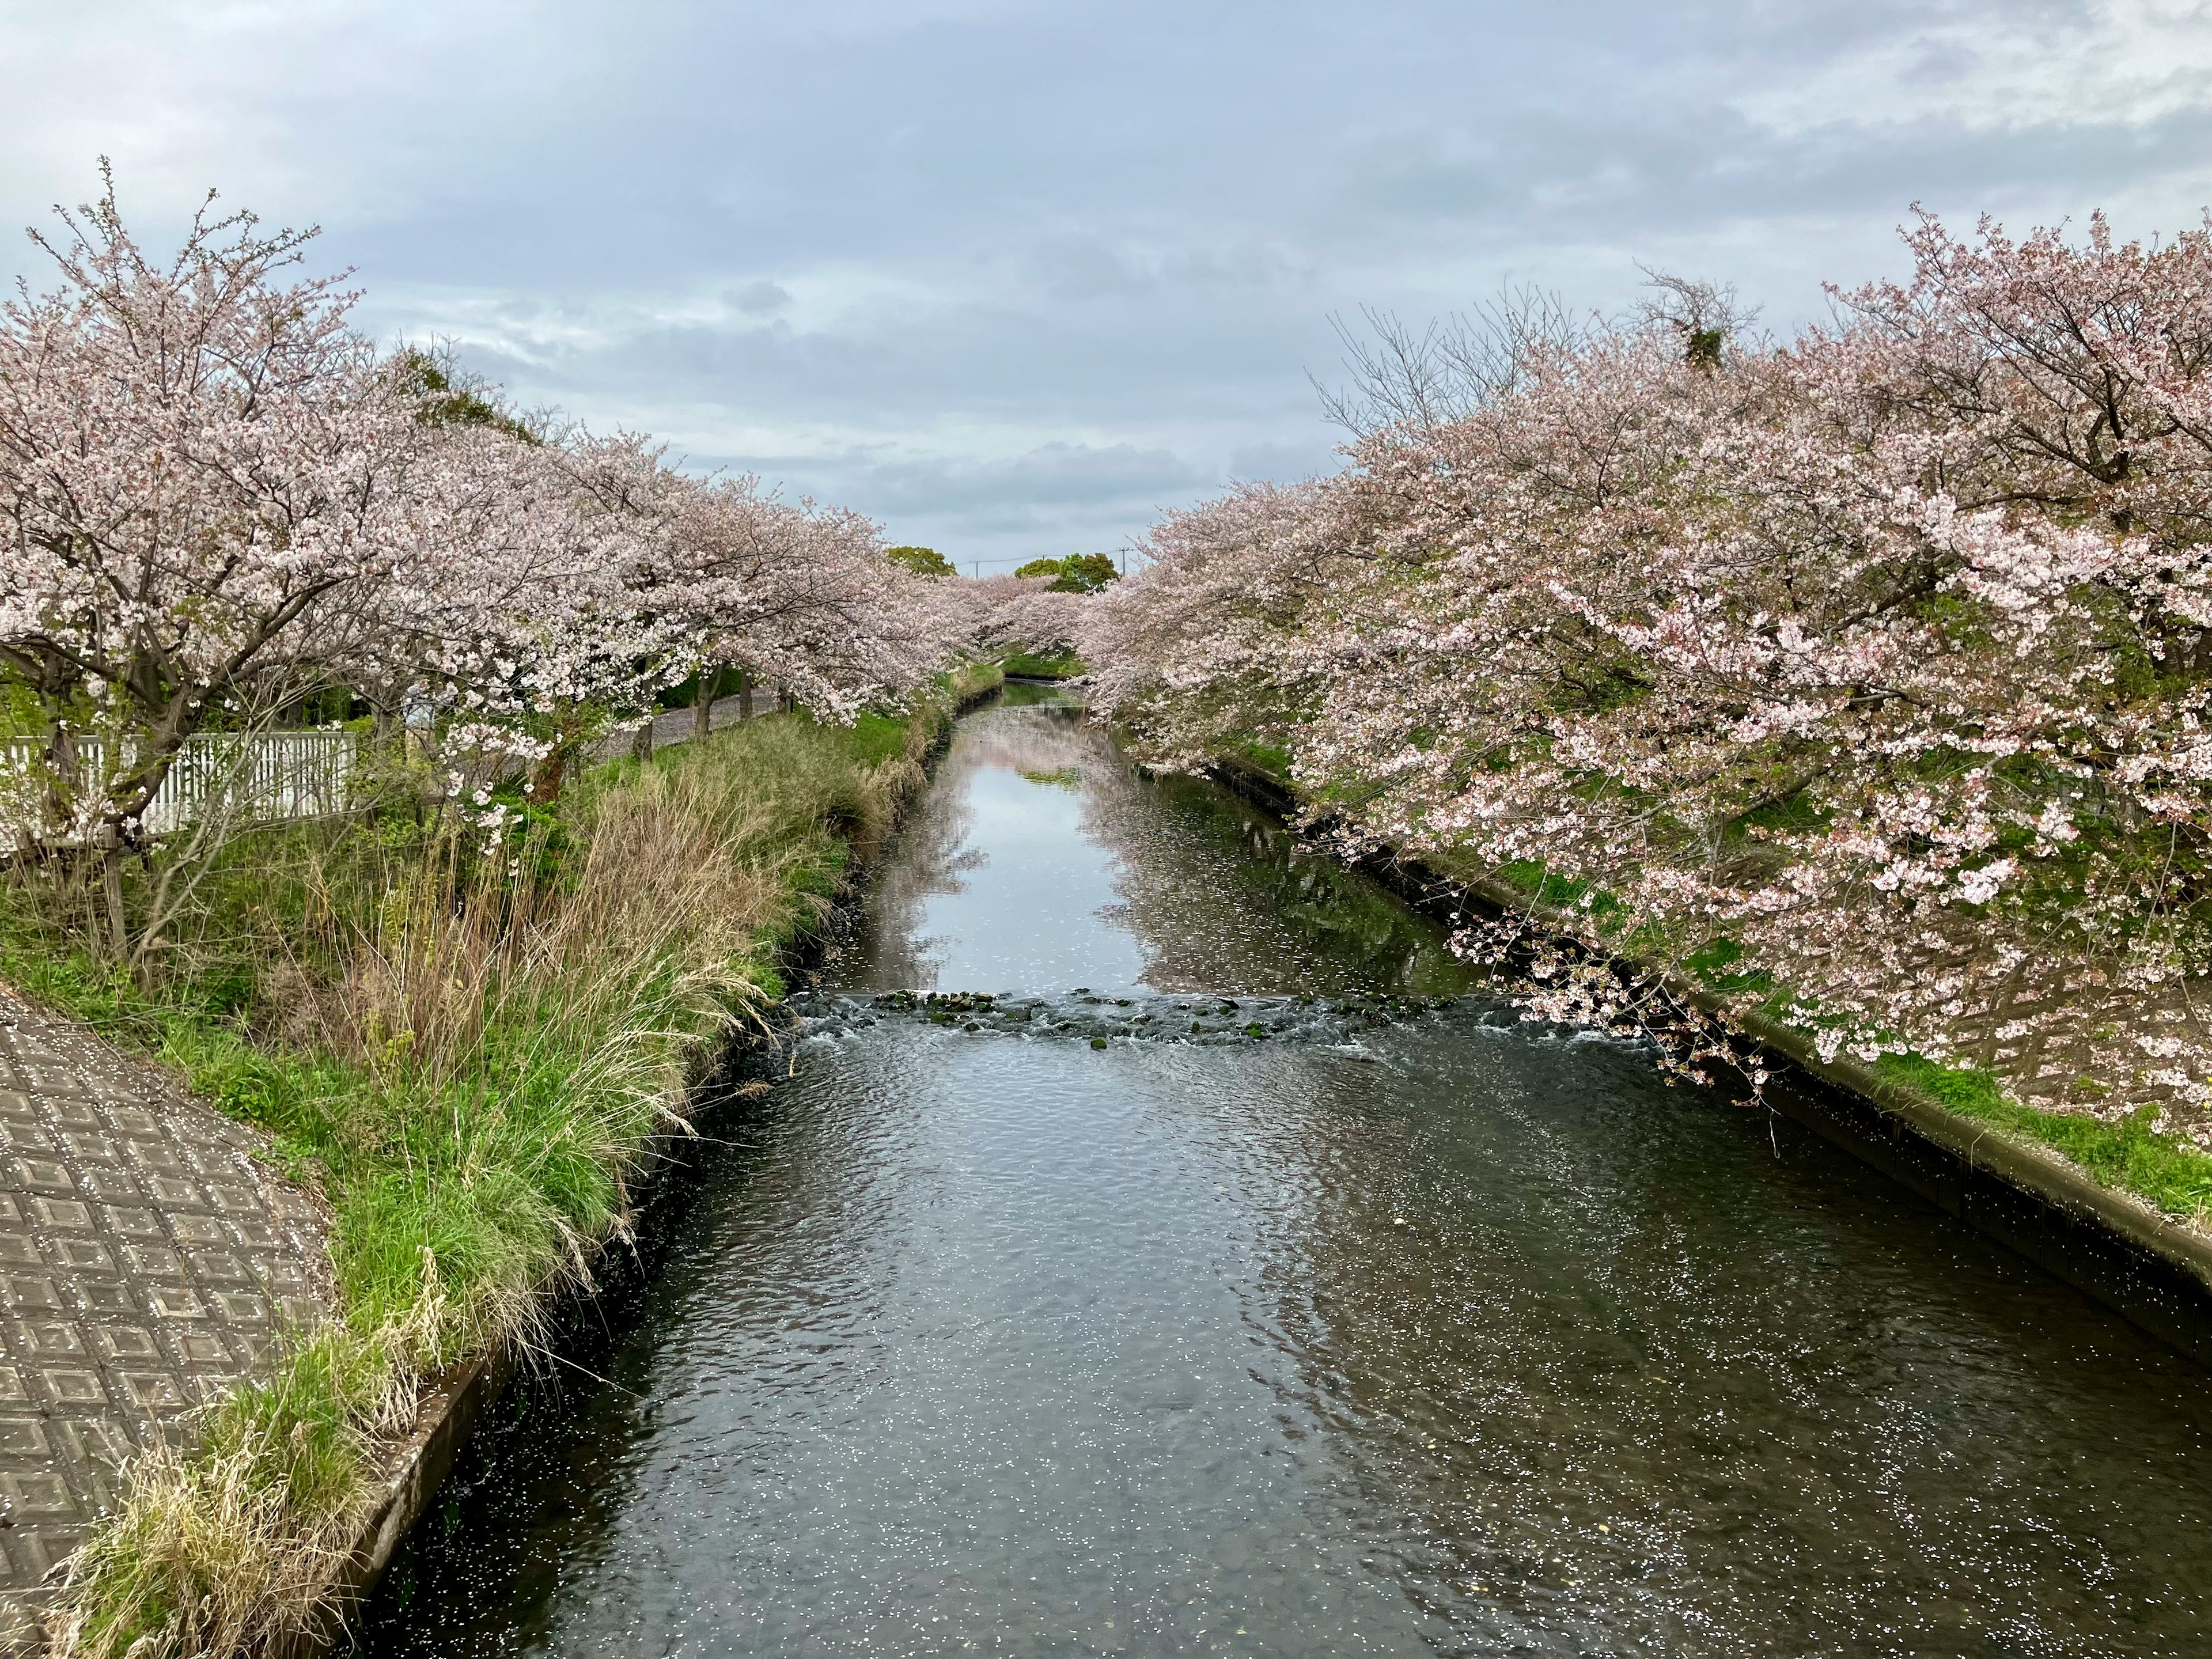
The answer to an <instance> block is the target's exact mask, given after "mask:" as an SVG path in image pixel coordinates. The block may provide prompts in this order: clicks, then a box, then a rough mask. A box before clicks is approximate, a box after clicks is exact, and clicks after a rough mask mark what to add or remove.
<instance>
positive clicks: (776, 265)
mask: <svg viewBox="0 0 2212 1659" xmlns="http://www.w3.org/2000/svg"><path fill="white" fill-rule="evenodd" d="M2095 9H2096V8H2095V7H2094V6H2093V5H2092V4H2090V3H2089V0H1790V3H1783V0H1701V3H1685V4H1680V5H1670V6H1651V5H1649V4H1644V3H1634V0H1559V3H1556V4H1553V5H1550V6H1546V7H1541V8H1531V7H1527V6H1522V5H1518V4H1516V5H1507V4H1504V3H1501V0H1377V3H1374V4H1370V5H1367V6H1360V7H1352V6H1347V5H1345V4H1343V3H1341V0H1223V3H1220V4H1217V5H1213V6H1207V7H1193V6H1191V5H1189V4H1188V0H1182V3H1179V4H1176V5H1175V6H1172V7H1170V6H1169V5H1166V4H1163V3H1161V0H1115V3H1113V4H1110V5H1109V4H1106V3H1103V0H851V3H841V4H840V5H838V6H836V7H814V8H805V7H796V8H795V7H792V6H789V5H788V4H777V3H770V0H737V3H716V4H711V5H710V4H706V3H702V0H699V3H694V0H641V3H639V4H638V5H636V6H634V7H629V8H624V9H620V10H619V11H610V10H608V9H605V8H602V7H593V6H589V5H586V4H584V3H582V0H516V3H515V4H514V5H513V6H512V7H509V8H476V9H469V8H463V9H454V8H452V7H450V6H449V5H446V4H443V3H439V0H385V3H380V4H379V5H377V6H374V7H368V6H354V7H351V8H347V7H343V6H342V7H335V8H304V9H297V8H294V9H287V8H267V9H259V10H253V9H247V10H245V11H238V12H234V13H230V12H227V13H225V15H224V21H223V22H222V26H221V27H216V25H215V24H213V23H212V22H210V21H207V19H206V18H205V17H203V16H201V15H199V14H197V13H195V12H193V11H192V10H191V9H189V8H172V7H163V6H159V5H155V4H152V3H150V0H136V3H133V0H118V3H117V7H115V8H111V9H83V8H80V9H78V12H77V13H70V12H67V11H66V10H64V9H58V8H40V9H24V10H23V12H22V16H21V21H15V22H0V133H5V134H6V135H7V136H8V137H9V139H10V140H11V141H12V145H13V147H12V149H11V155H19V156H21V157H22V158H23V160H22V161H21V164H20V165H17V166H14V167H11V168H10V169H9V176H8V177H7V178H4V179H0V222H4V221H5V220H6V219H7V217H8V216H9V215H11V214H12V215H13V216H14V219H15V222H25V221H27V220H30V219H33V218H37V217H40V216H42V215H43V212H44V208H45V204H46V202H47V201H49V200H52V199H53V198H54V197H62V198H64V199H70V200H75V199H77V198H79V197H82V195H83V194H85V193H86V192H87V191H88V189H89V188H90V187H91V183H92V170H91V161H92V156H93V155H94V153H96V152H98V151H99V150H101V149H106V150H109V151H111V152H112V153H114V154H115V155H117V158H118V163H119V164H120V166H121V167H122V169H123V179H124V184H125V190H126V193H127V194H130V195H131V196H132V197H134V198H136V199H137V200H141V201H143V200H146V199H147V197H148V193H149V191H151V190H153V188H154V186H155V185H159V187H160V188H161V190H163V191H169V192H170V193H171V194H173V195H174V196H175V197H176V200H175V201H174V203H173V204H172V205H171V206H170V208H169V209H167V217H166V218H164V217H163V212H162V211H161V210H152V209H150V208H149V216H148V222H149V224H151V225H154V226H155V227H156V228H164V229H166V228H173V226H174V223H175V222H176V219H177V217H178V216H179V215H180V214H182V213H184V212H185V211H188V210H189V207H190V205H191V203H190V200H189V195H190V192H189V191H188V190H187V189H186V188H185V186H186V184H188V183H189V182H191V181H197V180H205V181H212V182H218V183H220V184H222V186H223V188H224V192H225V197H226V200H227V201H228V202H231V203H236V204H255V205H261V206H266V207H268V208H269V209H270V213H271V216H272V217H279V218H282V217H289V218H291V219H294V220H305V219H310V218H319V219H321V220H323V221H324V222H325V223H326V225H327V226H328V234H327V238H326V248H325V252H326V253H327V255H328V257H329V259H330V261H331V263H332V264H355V265H357V266H358V267H359V273H360V274H359V280H360V282H361V283H362V284H363V285H364V286H365V287H366V288H367V289H368V294H369V299H368V304H367V306H366V307H364V310H363V312H362V319H363V321H364V323H365V325H368V326H369V327H371V328H372V329H373V330H374V331H375V332H376V333H377V334H378V335H379V336H380V337H385V338H390V337H396V336H398V335H400V334H411V335H416V336H420V335H422V334H425V333H430V332H441V333H445V334H448V335H450V336H452V337H454V338H455V339H456V340H457V342H459V345H460V348H461V349H462V350H463V352H464V354H465V356H467V357H468V358H469V360H470V361H471V362H472V364H473V365H474V366H476V367H477V368H480V369H483V370H484V371H485V372H487V373H489V374H493V375H494V376H495V378H498V379H501V380H503V381H505V382H506V383H507V384H508V385H509V386H512V387H513V390H514V391H515V392H516V394H517V395H518V396H519V397H520V398H523V399H524V400H525V401H526V402H529V403H533V404H538V403H551V404H559V405H561V406H562V407H563V408H565V409H566V410H568V411H570V412H571V413H574V414H575V415H577V416H581V417H584V418H586V419H588V420H590V421H592V422H594V423H597V424H601V425H605V424H610V423H612V422H615V421H617V420H619V421H622V422H627V423H629V424H633V425H640V426H645V427H648V428H653V429H654V430H656V431H658V432H660V433H661V434H663V435H665V436H666V437H668V438H669V439H670V440H671V441H672V442H673V443H674V444H675V446H676V447H678V450H679V451H682V452H684V453H690V454H693V455H695V456H700V457H702V458H711V457H712V456H714V455H715V454H719V453H721V452H723V451H726V450H732V449H741V448H750V449H757V450H758V451H759V452H760V454H759V457H758V458H757V459H760V464H761V465H763V467H764V468H765V470H767V471H769V472H770V473H771V474H772V475H773V476H775V477H781V478H783V479H785V481H786V482H787V484H788V485H789V486H790V487H791V488H792V489H794V490H799V489H804V490H811V491H813V492H814V493H817V494H818V495H822V496H823V497H825V498H829V499H838V500H845V501H851V502H852V503H853V504H854V505H855V506H857V507H861V508H862V509H863V510H865V511H868V512H870V513H875V514H877V515H878V516H880V517H883V518H884V519H885V520H887V521H890V523H891V524H892V526H893V528H894V530H895V532H896V533H897V534H900V535H901V536H902V537H907V536H911V537H912V538H914V539H919V540H931V539H933V538H939V539H943V540H945V541H946V542H947V543H948V544H953V545H956V546H960V547H964V548H967V549H969V550H970V551H971V552H972V553H973V555H974V556H976V557H995V556H1012V555H1013V554H1015V553H1017V552H1018V551H1020V550H1023V549H1024V548H1031V549H1034V550H1036V551H1049V552H1061V551H1067V550H1079V549H1082V548H1085V547H1091V546H1110V545H1114V544H1117V543H1119V542H1120V541H1121V540H1122V539H1125V538H1127V536H1129V535H1131V534H1133V533H1135V532H1137V531H1139V530H1140V529H1141V528H1142V526H1143V525H1144V523H1145V522H1146V520H1147V519H1148V517H1149V516H1150V514H1151V513H1152V512H1153V511H1154V510H1155V509H1157V508H1158V507H1163V506H1170V505H1174V504H1176V503H1178V502H1181V501H1188V500H1189V499H1192V498H1193V497H1194V496H1196V495H1202V494H1204V493H1206V492H1207V491H1209V490H1212V489H1216V488H1218V487H1219V485H1220V483H1222V482H1223V481H1224V480H1225V479H1226V478H1228V477H1232V476H1237V477H1249V476H1272V477H1296V476H1301V475H1303V474H1304V473H1307V472H1309V471H1314V470H1316V469H1317V468H1323V467H1326V466H1328V465H1331V457H1330V446H1331V445H1332V443H1333V442H1334V438H1335V436H1336V435H1335V434H1334V432H1332V431H1331V430H1330V429H1329V428H1327V427H1326V426H1325V425H1324V424H1323V423H1322V419H1321V416H1320V411H1319V409H1318V406H1317V404H1316V399H1315V398H1314V395H1313V393H1312V391H1311V388H1310V386H1309V384H1308V382H1307V379H1306V374H1307V371H1308V370H1312V371H1314V372H1316V374H1319V375H1320V376H1321V377H1322V379H1323V380H1332V379H1334V378H1335V367H1336V362H1337V358H1338V356H1339V348H1338V346H1337V344H1336V343H1335V342H1334V338H1333V337H1332V335H1331V333H1330V330H1329V325H1328V318H1329V316H1330V314H1331V313H1346V314H1353V313H1356V312H1357V309H1358V307H1360V306H1361V305H1362V304H1370V305H1373V306H1376V307H1381V308H1383V309H1394V310H1396V311H1398V312H1400V313H1401V314H1404V315H1407V316H1408V317H1412V318H1415V319H1418V318H1419V317H1420V316H1422V315H1424V314H1425V313H1434V312H1437V311H1442V310H1447V309H1449V308H1452V307H1455V306H1462V305H1465V304H1467V303H1468V302H1469V301H1475V300H1480V299H1481V298H1483V297H1484V296H1485V295H1487V294H1489V293H1491V292H1492V291H1494V290H1495V289H1496V288H1497V287H1498V284H1499V283H1500V282H1501V281H1504V280H1506V279H1509V278H1510V279H1514V280H1523V279H1534V280H1541V281H1542V282H1543V283H1546V284H1547V285H1552V286H1557V287H1559V288H1561V289H1564V290H1565V292H1566V293H1567V294H1568V295H1569V296H1570V297H1571V298H1572V299H1574V300H1576V301H1583V302H1587V303H1592V304H1596V305H1600V306H1605V307H1613V306H1618V305H1620V304H1621V303H1623V302H1625V301H1626V300H1628V299H1629V298H1631V297H1632V295H1633V294H1634V289H1635V284H1636V283H1637V281H1638V277H1637V274H1636V270H1635V264H1634V261H1635V259H1636V258H1638V257H1643V258H1648V259H1654V260H1658V261H1661V262H1663V263H1666V264H1670V265H1674V266H1678V267H1684V268H1689V269H1694V270H1699V271H1700V272H1701V273H1704V274H1709V275H1712V276H1723V277H1735V278H1737V279H1739V280H1741V281H1742V282H1743V283H1744V284H1745V286H1746V288H1747V290H1748V297H1749V298H1751V299H1752V300H1753V301H1765V302H1766V304H1767V317H1768V319H1769V320H1770V321H1771V322H1772V323H1773V324H1775V325H1777V326H1778V327H1784V328H1786V327H1787V326H1789V325H1790V324H1791V323H1792V322H1793V321H1794V320H1796V319H1801V318H1802V317H1805V316H1807V315H1808V314H1813V313H1818V312H1819V310H1820V308H1821V301H1820V286H1819V284H1820V280H1821V279H1822V278H1836V279H1839V280H1843V281H1845V282H1854V281H1857V280H1859V279H1861V278H1863V277H1866V276H1874V275H1876V274H1881V273H1882V272H1883V271H1885V270H1890V269H1893V268H1894V262H1895V260H1896V258H1897V254H1896V250H1895V246H1894V243H1893V240H1891V239H1890V237H1889V235H1888V231H1889V228H1890V227H1892V226H1893V225H1895V224H1896V223H1897V222H1898V221H1899V220H1900V219H1901V218H1902V217H1903V216H1905V208H1906V204H1908V203H1910V202H1911V201H1913V200H1915V199H1923V200H1926V201H1927V202H1929V204H1930V205H1931V206H1936V207H1939V208H1941V209H1942V210H1945V211H1947V212H1949V213H1952V214H1954V215H1955V216H1971V215H1972V213H1973V212H1974V211H1976V210H1979V209H1981V208H1984V207H1988V208H1992V209H1995V210H1999V211H2001V212H2002V213H2004V214H2006V215H2007V216H2010V217H2012V218H2014V219H2015V220H2016V221H2017V220H2018V219H2020V218H2021V216H2037V217H2044V216H2056V215H2063V214H2067V213H2071V214H2073V215H2074V216H2076V217H2077V218H2078V217H2080V216H2081V215H2083V214H2084V213H2086V211H2087V209H2088V208H2089V207H2090V206H2092V205H2094V204H2097V203H2098V202H2099V201H2100V199H2108V198H2109V199H2119V198H2123V197H2124V198H2125V199H2126V200H2127V201H2128V202H2130V204H2133V210H2135V211H2136V212H2138V213H2139V214H2141V215H2148V216H2150V217H2149V218H2148V219H2147V220H2146V221H2145V222H2142V223H2139V224H2138V223H2128V222H2123V224H2122V227H2121V228H2123V229H2124V230H2126V231H2129V232H2131V233H2133V232H2142V231H2148V230H2152V229H2155V228H2168V229H2171V228H2175V227H2177V226H2179V225H2180V224H2183V223H2185V222H2194V220H2195V218H2196V216H2197V209H2198V208H2199V207H2200V206H2202V205H2203V204H2202V202H2201V201H2199V200H2198V199H2197V197H2198V195H2199V194H2200V192H2203V191H2206V190H2208V189H2212V94H2207V95H2204V96H2197V95H2196V94H2193V93H2192V94H2191V97H2190V98H2188V99H2183V100H2180V101H2179V103H2178V104H2177V103H2173V102H2172V100H2169V105H2168V106H2161V107H2170V108H2171V110H2172V112H2169V113H2166V114H2162V115H2160V116H2158V117H2157V118H2143V117H2142V116H2141V115H2140V114H2139V113H2138V112H2137V109H2136V106H2131V105H2130V103H2129V102H2128V101H2127V100H2119V101H2118V102H2117V103H2113V104H2111V105H2109V106H2101V105H2100V106H2083V107H2069V106H2063V105H2059V104H2053V103H2050V102H2049V101H2048V100H2045V101H2044V102H2042V103H2037V102H2035V101H2034V100H2027V101H2024V102H2023V104H2022V106H2021V107H2020V108H2019V109H2017V110H2013V111H2008V112H2007V119H2006V124H2005V125H2004V127H2003V129H2002V131H1999V130H1995V129H1991V130H1981V129H1977V128H1974V127H1972V126H1969V125H1965V124H1962V123H1960V122H1958V121H1956V120H1953V119H1950V118H1944V117H1941V116H1938V115H1936V114H1933V113H1929V111H1930V110H1933V109H1936V108H1939V107H1941V106H1942V96H1943V95H1944V94H1948V92H1951V91H1953V90H1955V89H1956V88H1958V87H1959V86H1960V85H1970V84H1972V77H1974V76H1976V75H1977V74H1978V68H1977V65H1976V64H1975V62H1974V61H1973V59H1972V56H1971V53H1969V52H1967V51H1966V49H1965V48H1964V47H1962V46H1960V45H1958V44H1956V43H1957V42H1958V41H1967V42H1987V41H1990V40H1999V39H2013V38H2027V39H2030V40H2035V41H2044V40H2049V41H2052V42H2058V41H2062V40H2064V39H2067V38H2069V36H2068V31H2069V30H2073V29H2075V28H2076V27H2079V26H2080V25H2081V23H2082V21H2083V20H2084V19H2085V18H2087V17H2089V16H2090V15H2092V14H2093V12H2094V11H2095ZM79 14H82V15H79ZM2146 15H2148V14H2146ZM2183 22H2186V20H2183ZM126 23H127V26H125V24H126ZM2181 26H2183V25H2182V23H2176V24H2175V25H2174V27H2181ZM2196 26H2197V27H2203V25H2202V24H2201V23H2200V24H2198V25H2196ZM1888 48H1903V50H1901V51H1899V52H1896V53H1895V54H1894V56H1895V57H1896V62H1897V65H1898V67H1897V68H1896V70H1895V71H1894V72H1895V73H1896V75H1897V76H1898V77H1899V86H1898V87H1897V88H1891V89H1890V90H1891V91H1892V92H1893V94H1894V95H1893V97H1891V99H1890V100H1889V102H1890V104H1891V106H1893V107H1892V108H1891V110H1890V112H1889V114H1888V115H1887V116H1884V117H1882V118H1875V116H1874V115H1873V114H1870V113H1869V112H1863V111H1859V110H1855V109H1850V108H1843V109H1835V110H1831V111H1828V112H1826V115H1827V119H1826V122H1825V124H1822V123H1818V122H1816V123H1814V124H1813V125H1807V126H1804V127H1803V128H1802V130H1798V129H1796V128H1793V129H1792V131H1790V132H1788V133H1786V134H1785V133H1782V132H1778V131H1774V130H1772V129H1771V128H1770V127H1768V126H1765V125H1761V124H1760V122H1759V121H1758V120H1757V119H1755V118H1753V117H1751V116H1749V115H1747V114H1746V113H1744V112H1743V111H1744V109H1745V108H1746V107H1748V106H1749V105H1748V104H1747V100H1753V99H1755V98H1756V97H1758V96H1759V95H1763V94H1773V93H1775V92H1777V91H1782V92H1784V93H1786V92H1787V91H1788V90H1789V89H1790V88H1794V87H1796V86H1799V85H1802V84H1805V83H1807V82H1808V77H1812V76H1816V75H1819V74H1820V73H1822V72H1824V71H1825V70H1827V69H1828V68H1829V67H1830V66H1831V65H1832V64H1836V63H1837V62H1838V61H1843V60H1846V59H1849V58H1851V57H1852V55H1853V54H1859V53H1864V52H1870V51H1877V50H1885V49H1888ZM426 55H427V56H428V58H432V59H435V62H436V63H437V64H438V65H439V73H438V74H437V75H435V76H427V77H426V76H423V75H422V73H421V69H420V66H421V64H422V61H424V58H425V57H426ZM2148 61H2150V62H2151V63H2152V64H2153V69H2152V70H2150V71H2147V72H2149V73H2155V72H2156V64H2157V63H2158V61H2159V59H2158V54H2156V53H2152V54H2149V55H2148ZM56 66H65V67H66V68H67V70H68V72H67V73H56V72H54V70H55V67H56ZM456 86H461V87H465V88H468V89H469V96H467V97H465V98H455V97H453V96H451V95H450V90H451V88H453V87H456ZM2168 90H2169V92H2170V91H2171V88H2168ZM1915 100H1918V102H1917V104H1916V101H1915ZM2085 103H2086V100H2085ZM1923 106H1924V107H1923ZM2145 107H2147V106H2145ZM1809 113H1815V114H1816V113H1818V112H1809ZM58 134H59V135H64V136H65V137H66V139H67V142H69V143H74V144H80V145H82V149H83V154H82V156H81V157H80V158H78V160H76V161H75V162H74V163H71V164H70V165H71V166H73V167H75V168H76V172H75V173H67V172H56V171H54V169H55V168H56V167H60V166H61V165H62V163H61V162H59V161H55V160H54V159H53V157H54V146H55V144H56V143H58V142H61V140H60V139H58V137H57V136H56V135H58ZM138 180H146V181H150V182H149V185H148V187H147V189H146V190H139V189H137V185H136V182H135V181H138ZM156 240H158V238H157V239H156ZM1885 262H1888V263H1887V264H1885ZM763 272H769V273H773V275H772V276H764V275H763V274H762V273H763ZM5 274H8V259H7V258H6V256H4V255H0V275H5ZM732 434H742V435H744V436H742V437H733V436H732ZM762 434H782V435H787V438H784V439H781V440H779V441H774V442H770V441H766V440H764V439H763V438H762V437H761V436H760V435H762ZM730 459H733V460H742V459H743V457H742V456H733V457H732V458H730ZM771 463H772V465H771ZM703 464H707V463H706V461H705V460H704V459H702V465H703Z"/></svg>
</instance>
